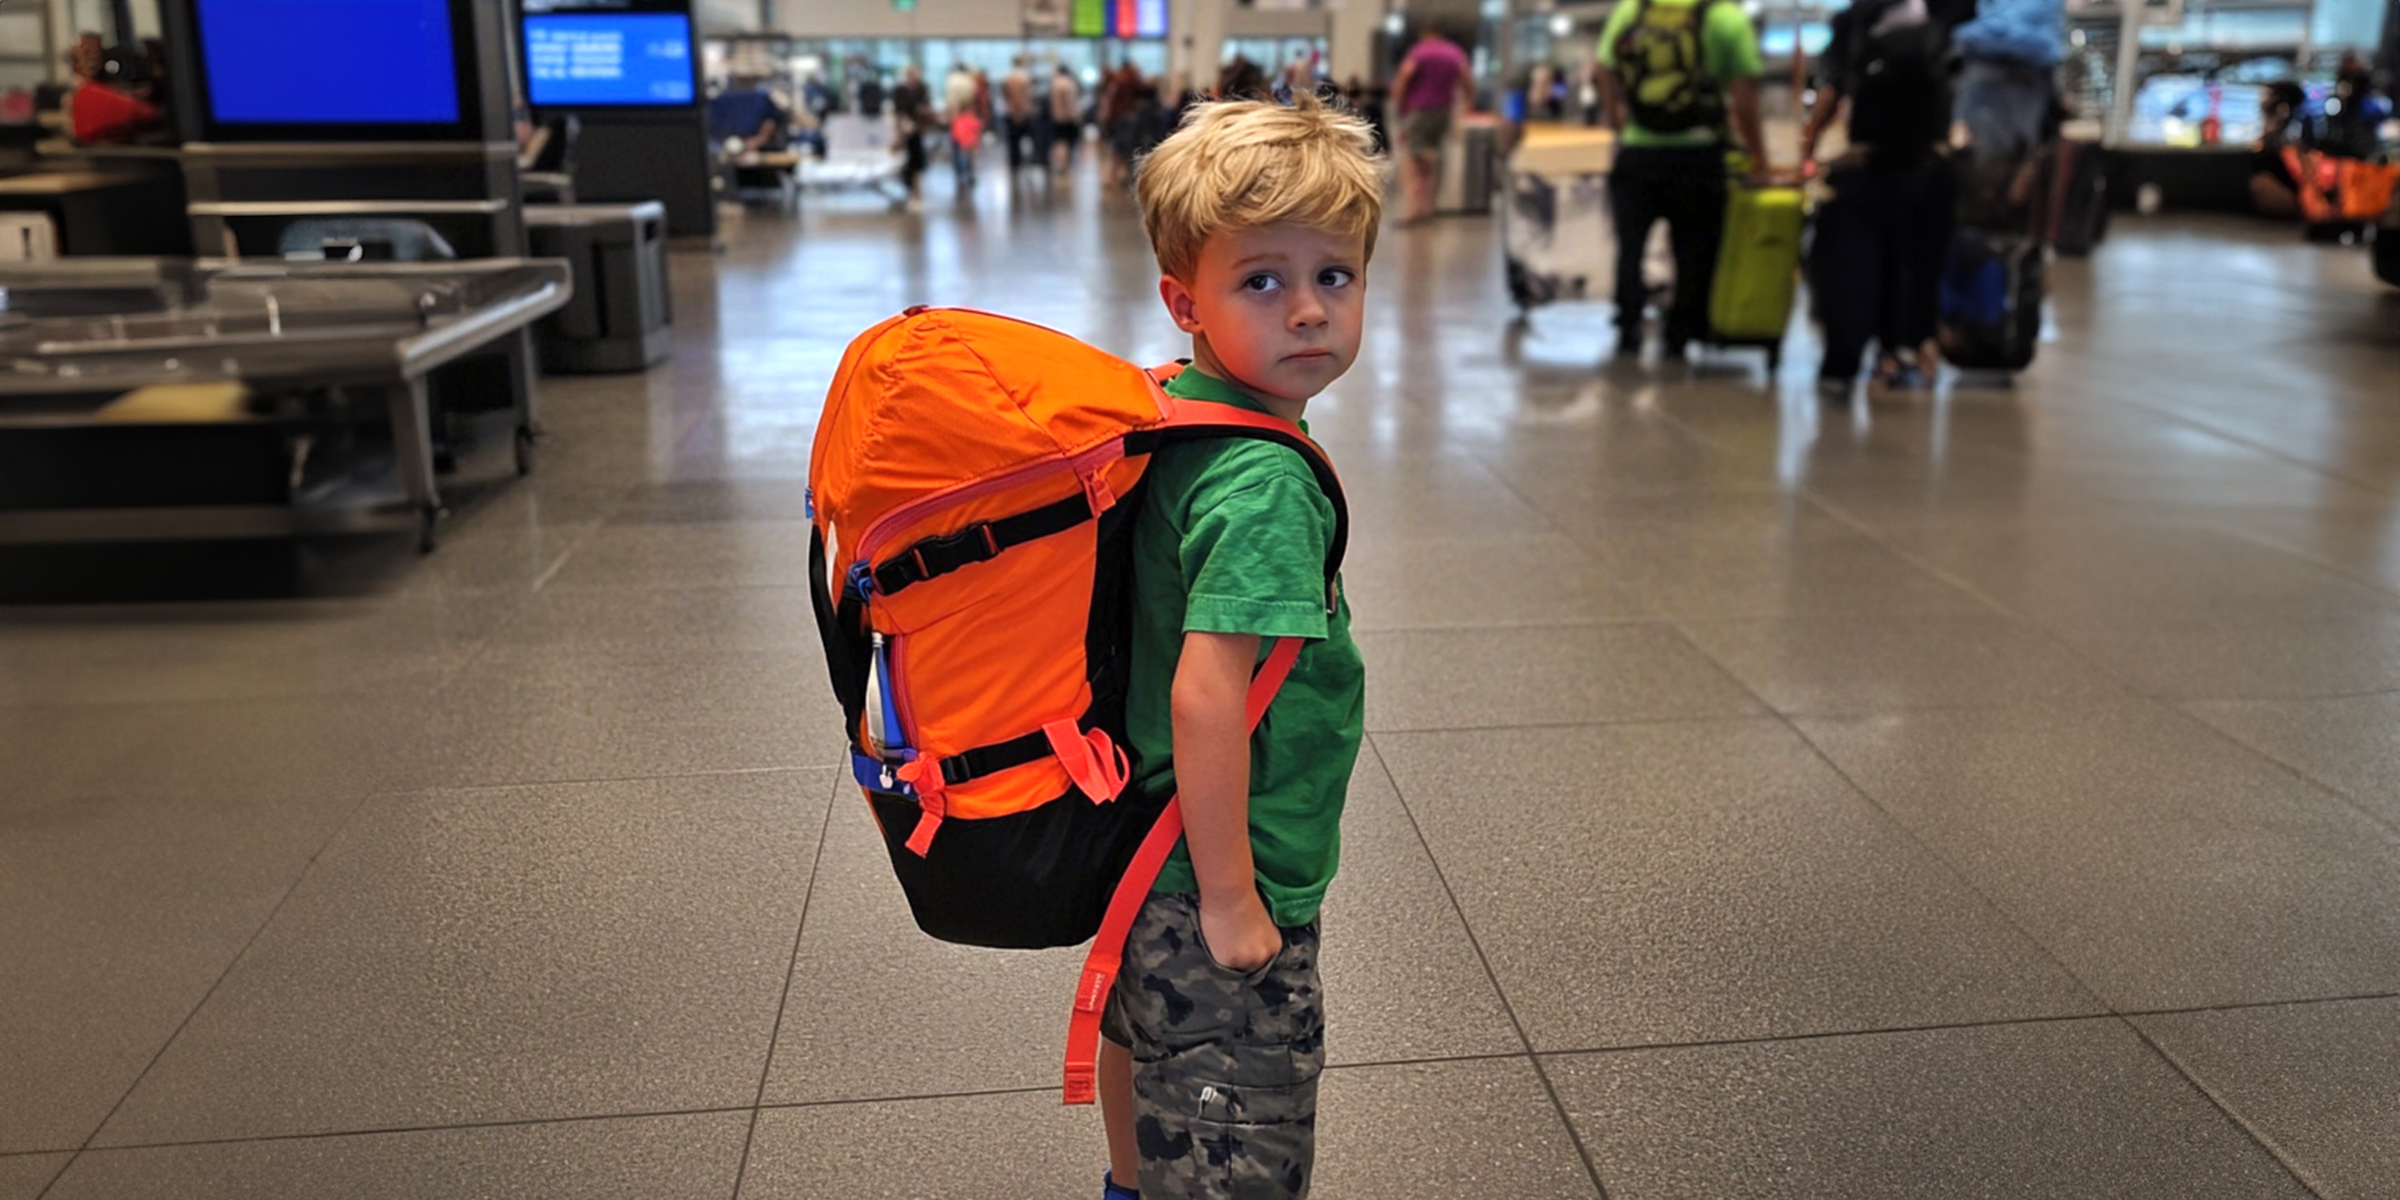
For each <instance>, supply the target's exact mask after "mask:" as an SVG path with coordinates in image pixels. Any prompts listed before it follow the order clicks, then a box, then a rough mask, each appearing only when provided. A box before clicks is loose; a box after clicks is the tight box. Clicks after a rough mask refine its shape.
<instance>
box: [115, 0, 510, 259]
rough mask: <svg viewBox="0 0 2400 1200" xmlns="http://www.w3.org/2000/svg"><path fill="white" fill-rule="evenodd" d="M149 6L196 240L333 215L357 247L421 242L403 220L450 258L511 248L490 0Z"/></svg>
mask: <svg viewBox="0 0 2400 1200" xmlns="http://www.w3.org/2000/svg"><path fill="white" fill-rule="evenodd" d="M162 15H163V16H164V17H165V22H166V28H167V42H168V47H169V50H170V53H172V54H173V55H174V56H175V59H176V70H175V71H174V72H173V76H174V80H175V86H176V112H177V114H178V120H179V121H180V122H181V123H182V125H183V129H182V133H183V137H184V143H185V144H184V177H185V179H184V181H185V187H186V191H187V193H188V195H189V202H188V203H189V209H188V211H189V213H190V217H191V222H192V240H193V245H194V246H195V247H196V248H197V249H198V251H199V252H200V253H201V254H204V255H211V254H224V255H227V256H234V255H252V256H255V255H279V254H285V253H291V252H295V251H299V250H305V249H308V248H311V247H313V246H315V245H319V244H321V239H320V238H319V235H322V238H324V239H343V238H345V236H346V235H345V234H344V233H343V232H342V231H343V230H345V229H347V230H352V231H357V232H358V233H359V234H360V236H356V237H350V238H349V240H352V241H358V242H365V243H368V244H367V245H363V246H359V247H357V248H356V253H357V254H358V255H359V256H361V257H374V256H377V255H378V254H381V253H389V254H394V255H397V256H399V257H413V256H421V254H422V253H423V252H424V251H425V247H422V246H419V245H417V244H415V242H414V240H413V238H412V237H409V236H404V235H403V233H402V231H404V230H407V229H410V228H412V227H416V226H421V227H422V228H424V229H427V230H430V231H431V232H432V233H433V234H434V235H435V236H436V237H438V238H439V239H440V242H441V243H442V244H443V245H446V246H447V247H448V248H449V250H450V251H451V252H452V253H453V254H455V256H457V257H461V258H479V257H487V256H494V255H498V256H512V255H521V254H523V253H524V250H525V227H524V222H523V220H522V218H521V216H520V214H519V212H518V190H517V176H516V169H517V168H516V146H515V142H514V139H513V131H512V129H511V127H510V122H509V88H508V49H507V29H506V28H505V25H504V23H503V19H502V13H501V6H499V5H496V4H492V3H489V2H488V0H167V3H165V4H164V5H162ZM377 221H382V222H388V223H387V224H381V225H378V224H375V222H377ZM379 231H380V232H382V233H384V234H388V235H390V236H389V237H378V236H375V235H376V234H377V233H378V232H379ZM395 237H396V238H399V239H400V240H401V241H402V242H404V243H407V244H398V245H395V244H390V242H391V238H395ZM437 256H438V255H437Z"/></svg>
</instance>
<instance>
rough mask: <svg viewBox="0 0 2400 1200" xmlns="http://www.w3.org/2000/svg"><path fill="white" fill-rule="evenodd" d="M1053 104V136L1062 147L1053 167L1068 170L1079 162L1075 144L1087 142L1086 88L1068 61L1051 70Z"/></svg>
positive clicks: (1050, 98) (1052, 162) (1055, 157)
mask: <svg viewBox="0 0 2400 1200" xmlns="http://www.w3.org/2000/svg"><path fill="white" fill-rule="evenodd" d="M1049 103H1050V136H1051V137H1052V138H1053V139H1054V140H1055V142H1056V144H1057V146H1058V150H1057V152H1056V154H1054V155H1053V156H1052V158H1051V161H1050V169H1051V170H1054V171H1064V170H1067V169H1069V168H1071V167H1073V166H1074V165H1075V146H1076V144H1077V143H1079V142H1081V141H1083V89H1082V88H1080V87H1078V86H1076V84H1075V73H1074V72H1072V71H1069V70H1068V69H1067V65H1066V64H1065V63H1060V64H1059V65H1058V69H1057V70H1055V71H1052V72H1051V73H1050V96H1049Z"/></svg>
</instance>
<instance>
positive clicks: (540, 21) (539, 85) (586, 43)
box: [524, 12, 698, 106]
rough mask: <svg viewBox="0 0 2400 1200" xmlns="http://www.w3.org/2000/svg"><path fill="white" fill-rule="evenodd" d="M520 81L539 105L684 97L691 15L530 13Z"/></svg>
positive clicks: (694, 93) (689, 77) (691, 86)
mask: <svg viewBox="0 0 2400 1200" xmlns="http://www.w3.org/2000/svg"><path fill="white" fill-rule="evenodd" d="M524 45H525V87H526V91H527V93H528V96H529V98H530V99H531V100H532V101H533V103H534V104H536V105H539V106H574V105H640V104H656V105H666V104H690V103H693V102H694V100H695V99H696V98H697V97H698V88H697V86H696V85H695V83H694V72H693V70H692V21H691V18H690V17H689V16H686V15H685V14H683V13H664V12H574V13H529V14H527V15H526V17H525V28H524Z"/></svg>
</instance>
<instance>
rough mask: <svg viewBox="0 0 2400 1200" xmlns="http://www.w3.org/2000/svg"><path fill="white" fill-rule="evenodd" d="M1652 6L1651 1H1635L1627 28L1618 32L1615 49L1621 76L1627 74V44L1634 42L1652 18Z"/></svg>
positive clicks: (1627, 21)
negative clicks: (1645, 23)
mask: <svg viewBox="0 0 2400 1200" xmlns="http://www.w3.org/2000/svg"><path fill="white" fill-rule="evenodd" d="M1650 5H1651V0H1634V5H1633V15H1632V16H1631V17H1628V18H1626V21H1625V28H1623V29H1620V30H1618V31H1617V44H1616V47H1615V49H1616V51H1617V73H1618V74H1620V75H1621V74H1624V72H1625V43H1627V42H1630V41H1632V40H1633V39H1634V38H1635V37H1636V36H1637V35H1639V34H1640V33H1641V31H1642V26H1643V23H1644V22H1645V21H1646V20H1647V19H1648V18H1649V16H1650Z"/></svg>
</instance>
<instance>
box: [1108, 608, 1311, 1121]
mask: <svg viewBox="0 0 2400 1200" xmlns="http://www.w3.org/2000/svg"><path fill="white" fill-rule="evenodd" d="M1300 644H1301V643H1300V639H1299V638H1278V639H1276V642H1275V646H1274V649H1272V650H1270V651H1268V652H1267V659H1266V661H1265V662H1262V663H1260V664H1259V665H1258V671H1257V673H1255V674H1253V675H1252V676H1251V677H1250V693H1249V695H1248V697H1247V698H1246V699H1245V700H1244V702H1243V704H1242V715H1243V716H1244V717H1245V718H1247V719H1248V720H1249V722H1250V728H1251V730H1252V731H1254V732H1255V731H1256V730H1257V729H1258V722H1259V720H1260V719H1261V718H1263V717H1265V716H1266V715H1267V706H1268V705H1269V704H1272V703H1274V700H1275V693H1277V692H1279V691H1281V690H1283V681H1284V680H1285V679H1286V678H1288V677H1290V675H1291V673H1292V664H1293V663H1296V662H1298V661H1299V660H1300ZM1182 840H1183V803H1182V801H1181V800H1179V799H1176V798H1173V797H1170V798H1169V799H1168V800H1167V806H1166V807H1165V808H1163V809H1161V810H1159V814H1158V820H1156V821H1154V822H1152V823H1151V825H1150V832H1149V833H1148V834H1147V835H1145V836H1144V837H1143V838H1142V844H1141V848H1140V849H1138V850H1135V851H1134V853H1133V862H1132V863H1130V864H1128V865H1127V866H1126V868H1125V874H1124V877H1123V878H1122V879H1120V880H1119V881H1118V883H1117V890H1116V892H1115V894H1114V895H1112V896H1110V897H1109V901H1108V915H1107V916H1105V917H1103V918H1102V919H1101V921H1100V932H1099V934H1098V935H1096V936H1095V937H1093V938H1092V950H1091V953H1090V954H1089V955H1087V956H1086V957H1085V958H1084V960H1083V977H1082V979H1081V981H1080V982H1079V983H1078V984H1077V985H1076V988H1075V1010H1074V1012H1073V1013H1072V1014H1070V1015H1069V1016H1068V1018H1067V1074H1066V1088H1065V1092H1066V1102H1067V1103H1069V1104H1090V1103H1092V1102H1093V1101H1094V1100H1096V1099H1098V1098H1099V1073H1100V1017H1101V1014H1103V1013H1105V1012H1106V1011H1107V1010H1108V994H1109V992H1110V991H1112V990H1114V989H1115V987H1116V984H1117V973H1118V972H1119V971H1120V970H1122V969H1123V968H1124V965H1125V939H1126V937H1127V936H1128V935H1130V934H1131V933H1132V932H1133V922H1134V918H1136V917H1138V916H1140V915H1141V912H1142V904H1143V902H1144V901H1146V900H1148V899H1149V898H1150V885H1151V884H1153V883H1156V882H1157V881H1158V873H1159V871H1160V869H1162V868H1164V867H1165V866H1166V865H1167V857H1168V856H1169V855H1171V854H1173V853H1174V852H1175V845H1176V843H1178V842H1181V841H1182Z"/></svg>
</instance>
